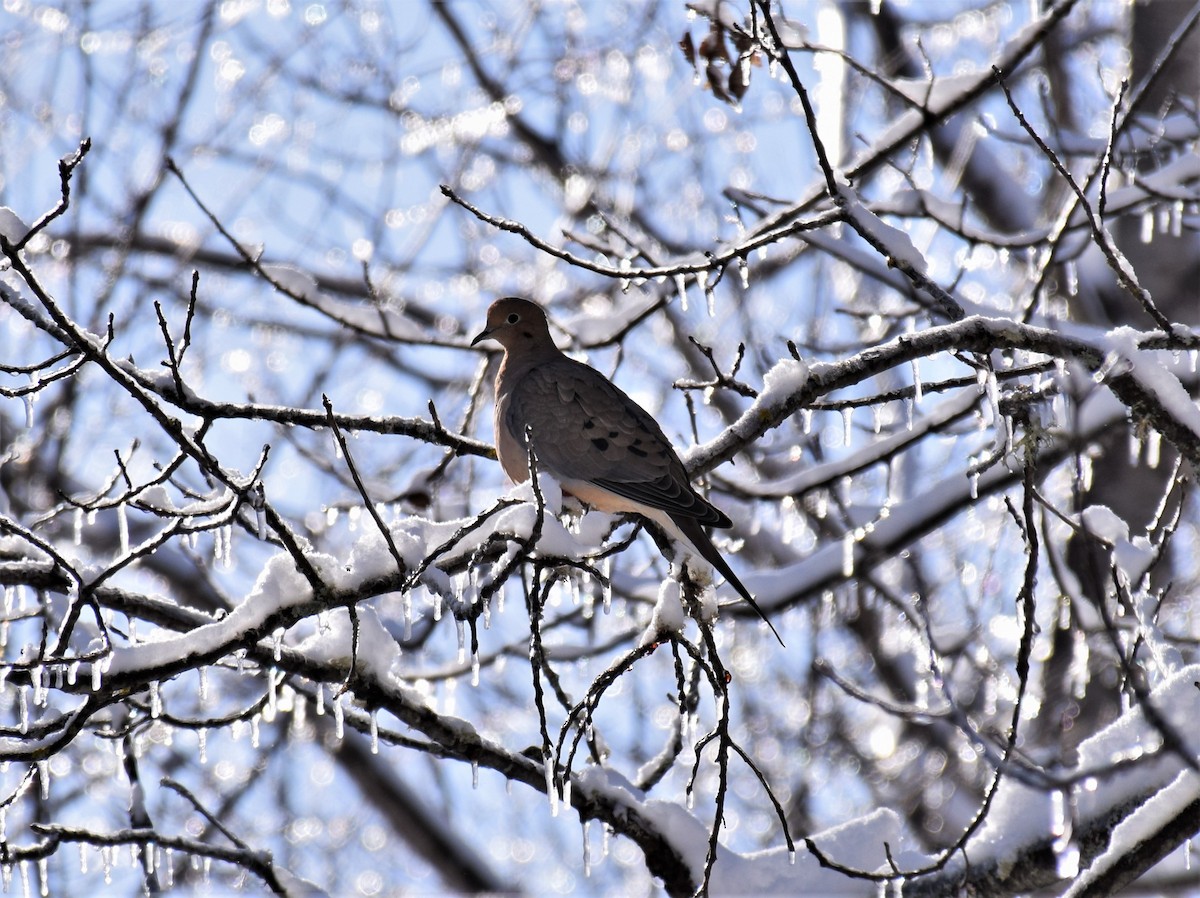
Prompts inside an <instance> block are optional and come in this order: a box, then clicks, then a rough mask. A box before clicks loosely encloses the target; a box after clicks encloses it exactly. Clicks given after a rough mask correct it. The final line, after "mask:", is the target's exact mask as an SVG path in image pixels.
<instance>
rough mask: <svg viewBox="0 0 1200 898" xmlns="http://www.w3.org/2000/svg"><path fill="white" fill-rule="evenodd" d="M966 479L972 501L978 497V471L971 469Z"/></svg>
mask: <svg viewBox="0 0 1200 898" xmlns="http://www.w3.org/2000/svg"><path fill="white" fill-rule="evenodd" d="M968 479H969V481H970V484H971V501H972V502H974V501H975V500H976V499H978V498H979V472H978V471H972V472H971V474H970V476H969V478H968Z"/></svg>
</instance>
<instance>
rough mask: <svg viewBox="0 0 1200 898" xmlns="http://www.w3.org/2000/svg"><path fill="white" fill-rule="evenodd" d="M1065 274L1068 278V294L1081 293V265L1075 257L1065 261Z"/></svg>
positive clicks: (1075, 294)
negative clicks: (1079, 265) (1077, 263)
mask: <svg viewBox="0 0 1200 898" xmlns="http://www.w3.org/2000/svg"><path fill="white" fill-rule="evenodd" d="M1063 276H1064V277H1066V279H1067V284H1066V286H1067V296H1077V295H1079V267H1078V266H1077V265H1076V264H1075V260H1074V259H1070V260H1068V261H1067V262H1064V263H1063Z"/></svg>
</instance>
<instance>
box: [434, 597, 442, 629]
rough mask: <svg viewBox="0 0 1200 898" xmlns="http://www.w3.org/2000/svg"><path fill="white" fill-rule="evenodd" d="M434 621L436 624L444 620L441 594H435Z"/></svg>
mask: <svg viewBox="0 0 1200 898" xmlns="http://www.w3.org/2000/svg"><path fill="white" fill-rule="evenodd" d="M433 619H434V621H435V622H436V621H440V620H441V619H442V594H441V593H440V592H435V593H434V594H433Z"/></svg>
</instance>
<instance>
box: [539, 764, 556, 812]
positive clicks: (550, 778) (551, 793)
mask: <svg viewBox="0 0 1200 898" xmlns="http://www.w3.org/2000/svg"><path fill="white" fill-rule="evenodd" d="M542 766H543V767H544V769H545V771H546V797H547V798H549V799H550V816H551V817H557V816H558V789H556V788H555V787H554V765H553V764H552V763H550V761H549V760H548V759H547V760H545V761H543V762H542Z"/></svg>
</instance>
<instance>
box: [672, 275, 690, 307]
mask: <svg viewBox="0 0 1200 898" xmlns="http://www.w3.org/2000/svg"><path fill="white" fill-rule="evenodd" d="M675 289H676V290H678V291H679V308H680V310H681V311H684V312H686V311H687V310H688V295H687V275H684V274H677V275H675Z"/></svg>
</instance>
